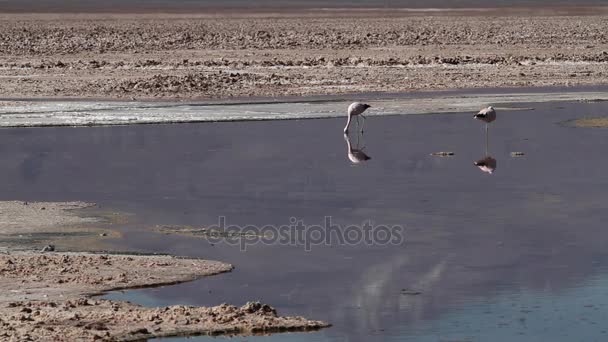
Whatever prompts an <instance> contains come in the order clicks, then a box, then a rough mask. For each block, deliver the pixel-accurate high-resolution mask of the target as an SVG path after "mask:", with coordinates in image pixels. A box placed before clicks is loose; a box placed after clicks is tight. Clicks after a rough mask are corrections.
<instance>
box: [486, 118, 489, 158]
mask: <svg viewBox="0 0 608 342" xmlns="http://www.w3.org/2000/svg"><path fill="white" fill-rule="evenodd" d="M488 140H489V139H488V124H487V123H486V157H487V156H488Z"/></svg>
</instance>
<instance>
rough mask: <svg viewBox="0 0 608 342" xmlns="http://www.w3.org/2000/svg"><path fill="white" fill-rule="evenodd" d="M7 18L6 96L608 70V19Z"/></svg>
mask: <svg viewBox="0 0 608 342" xmlns="http://www.w3.org/2000/svg"><path fill="white" fill-rule="evenodd" d="M45 18H46V19H45ZM57 18H60V19H61V20H51V19H57ZM480 18H483V20H481V19H480ZM4 19H6V20H2V21H0V79H2V84H3V96H4V97H14V98H16V97H19V98H27V97H98V98H99V97H103V98H125V99H129V98H133V97H135V98H137V99H152V98H155V99H156V98H165V99H175V98H181V99H184V98H187V99H212V98H230V97H247V96H284V95H319V94H336V93H354V92H368V91H371V92H376V91H380V92H402V91H412V90H420V89H429V90H430V89H450V88H475V87H507V86H508V87H512V86H573V85H596V84H606V83H607V82H606V79H607V78H606V75H608V63H607V62H608V34H607V33H606V32H608V30H607V28H608V16H605V15H598V16H530V17H526V16H523V15H522V16H510V17H509V16H506V17H504V16H503V17H487V18H486V17H479V16H428V17H421V16H401V17H398V16H397V17H391V18H385V17H374V16H371V15H370V16H367V17H356V18H355V17H339V18H316V19H313V18H304V17H300V18H299V17H284V16H277V17H273V18H269V17H264V16H260V15H255V16H253V15H252V16H251V17H238V18H233V17H230V18H229V17H225V18H218V17H196V16H193V17H187V16H183V15H182V16H171V15H156V16H155V15H143V16H137V15H130V16H129V15H123V16H103V15H99V16H97V17H96V16H95V15H89V16H87V17H86V19H85V18H83V17H82V16H78V15H75V16H73V17H71V16H68V15H63V16H61V15H59V16H55V15H48V16H44V15H18V16H6V15H5V17H4Z"/></svg>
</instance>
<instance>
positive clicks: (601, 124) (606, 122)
mask: <svg viewBox="0 0 608 342" xmlns="http://www.w3.org/2000/svg"><path fill="white" fill-rule="evenodd" d="M566 124H567V125H571V126H574V127H584V128H606V127H608V117H599V118H585V119H576V120H573V121H569V122H566Z"/></svg>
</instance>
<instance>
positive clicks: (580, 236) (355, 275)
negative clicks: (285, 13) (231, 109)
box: [0, 102, 608, 341]
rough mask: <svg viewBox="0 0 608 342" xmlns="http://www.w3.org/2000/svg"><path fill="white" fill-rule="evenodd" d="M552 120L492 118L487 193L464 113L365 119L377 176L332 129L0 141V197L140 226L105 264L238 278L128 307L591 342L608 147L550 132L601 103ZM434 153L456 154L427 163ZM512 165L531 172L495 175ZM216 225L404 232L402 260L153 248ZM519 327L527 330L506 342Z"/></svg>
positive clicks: (264, 249) (397, 248) (51, 134)
mask: <svg viewBox="0 0 608 342" xmlns="http://www.w3.org/2000/svg"><path fill="white" fill-rule="evenodd" d="M555 106H556V105H555ZM559 106H561V107H563V108H561V109H560V108H555V107H554V105H553V104H545V105H535V110H534V112H533V113H531V112H529V111H521V112H509V113H508V114H505V115H501V118H500V123H499V124H500V125H499V126H498V124H495V125H496V129H493V130H492V155H493V156H494V158H497V159H501V171H500V172H496V173H494V174H493V176H492V177H480V176H479V173H478V172H477V171H474V172H472V170H471V161H473V160H477V159H479V153H480V151H479V148H480V141H479V140H480V136H479V128H480V127H479V126H478V125H473V124H471V121H472V120H471V119H470V114H445V115H423V116H399V117H375V118H374V129H373V130H371V131H369V132H368V133H366V140H367V142H368V143H369V144H370V146H373V147H374V153H373V158H374V162H373V163H366V164H365V165H366V166H365V167H351V165H349V164H350V163H348V162H345V160H344V139H343V137H339V136H338V135H337V134H336V132H338V131H339V130H341V129H342V127H343V124H344V122H343V118H338V119H327V120H302V121H283V122H247V123H243V122H234V123H214V124H200V125H168V126H137V127H134V126H130V127H99V128H48V129H46V128H45V129H6V130H2V134H0V168H1V169H2V170H3V178H2V180H1V181H0V197H2V198H3V199H21V200H29V201H32V200H84V201H91V202H97V203H99V204H100V206H101V207H102V208H116V209H120V210H122V211H127V212H132V213H134V214H135V217H136V218H137V220H139V221H138V222H135V223H133V224H131V225H129V226H124V228H123V227H121V228H123V229H122V230H123V236H124V239H123V240H120V241H117V247H118V248H120V249H134V250H139V251H143V252H160V253H170V254H177V255H184V256H192V257H201V258H209V259H216V260H222V261H226V262H230V263H233V264H234V265H235V266H236V269H235V270H234V271H233V272H232V273H229V274H225V275H221V276H215V277H210V278H204V279H201V280H198V281H195V282H190V283H184V284H180V285H176V286H168V287H163V288H156V289H145V290H136V291H129V292H127V293H126V294H125V295H126V296H127V298H130V299H132V300H134V301H140V302H142V303H144V304H150V305H156V304H174V303H185V304H192V305H217V304H220V303H222V302H227V303H231V304H236V305H242V304H243V303H245V302H246V301H249V300H260V301H262V302H266V303H269V304H271V305H273V306H275V307H276V308H277V309H278V311H279V313H280V314H284V315H303V316H306V317H309V318H312V319H319V320H325V321H328V322H330V323H332V324H333V327H331V328H329V329H324V330H322V331H320V332H318V333H315V334H310V335H309V334H306V335H304V334H289V335H276V336H273V337H271V338H274V339H278V338H281V340H284V339H287V338H289V339H306V340H309V339H318V340H330V341H344V340H349V341H370V340H371V341H373V340H387V339H391V338H394V339H399V340H403V339H405V340H408V339H409V340H416V341H418V340H425V339H426V340H431V341H437V340H441V339H444V340H450V339H461V340H462V339H464V340H466V339H470V340H492V341H495V340H499V341H500V340H501V337H500V336H502V335H504V336H505V338H504V339H502V340H505V341H512V340H535V341H544V340H560V339H561V340H562V341H570V340H572V339H573V338H572V337H575V338H578V337H579V336H580V337H581V338H580V339H581V340H585V341H588V340H594V339H595V340H603V336H604V335H603V330H604V328H603V327H602V323H601V322H603V321H602V320H599V318H596V317H591V316H586V313H587V312H588V311H586V310H590V311H592V312H595V311H597V312H598V313H599V312H605V310H603V309H604V308H605V307H604V306H603V305H604V304H605V303H608V300H607V299H606V298H605V297H603V292H601V291H602V289H603V288H605V287H604V286H602V285H604V282H603V281H602V279H604V277H605V274H606V270H607V268H606V265H608V251H606V248H605V245H606V243H605V241H606V240H608V231H607V230H606V229H605V222H606V220H608V212H607V211H606V210H605V208H606V198H607V195H608V193H607V190H606V189H608V178H606V176H605V174H606V170H607V169H608V158H597V156H601V155H603V154H604V152H605V151H606V150H607V149H608V139H606V134H607V133H606V131H604V130H586V129H577V128H570V127H563V126H560V125H556V124H555V123H556V122H561V121H565V120H568V119H573V118H576V117H582V116H593V115H596V116H597V115H600V114H603V113H605V111H606V110H607V109H608V103H605V102H598V103H572V104H571V103H566V104H562V103H560V104H559ZM524 123H525V124H524ZM294 132H297V134H294ZM311 137H314V139H311ZM347 138H348V137H347ZM353 140H354V139H353ZM351 143H352V147H353V148H356V141H351ZM347 145H348V139H347ZM8 146H10V148H8ZM349 150H350V148H349ZM442 150H449V151H454V152H455V155H454V156H453V157H452V158H435V157H432V156H429V155H428V151H442ZM40 151H44V152H45V153H44V154H43V155H41V154H40ZM294 151H298V153H293V152H294ZM511 151H526V155H529V156H532V157H531V158H504V156H509V155H510V152H511ZM573 158H576V162H572V161H573ZM590 163H593V165H594V167H593V168H589V167H588V165H589V164H590ZM547 170H551V172H547ZM32 172H33V173H32ZM31 174H35V177H31ZM488 193H492V196H487V194H488ZM479 208H484V210H483V211H480V210H479ZM219 216H225V217H227V220H228V221H229V222H230V223H231V224H236V225H248V224H251V225H257V226H263V225H266V224H272V225H282V224H285V223H286V222H289V218H290V217H296V218H298V219H301V220H303V221H304V222H306V224H315V223H317V224H322V222H323V219H324V217H325V216H331V217H332V222H333V223H335V224H337V225H340V226H343V227H344V226H347V225H353V224H361V223H362V222H365V221H367V220H370V221H372V222H373V223H374V224H377V225H378V224H385V225H401V226H404V227H405V228H406V230H405V235H404V236H405V243H403V244H399V245H383V246H380V245H363V244H357V245H318V246H315V247H314V248H313V249H312V251H310V252H307V251H305V250H304V249H303V248H302V246H291V245H279V244H275V245H261V244H260V245H251V246H248V248H247V249H246V251H240V249H239V247H238V246H228V245H225V244H222V243H216V244H210V243H209V241H207V240H205V239H194V238H192V237H185V236H179V235H163V234H156V233H152V232H151V231H150V227H152V226H154V225H157V224H170V225H191V226H196V227H200V226H209V225H212V224H216V223H217V219H218V217H219ZM594 279H597V281H598V282H599V283H597V284H600V285H598V286H596V283H594ZM587 288H593V289H594V290H593V291H595V292H594V293H596V294H597V296H595V295H594V297H593V299H592V301H593V303H592V304H593V305H594V306H595V307H598V308H599V309H598V310H595V309H593V308H591V309H589V308H587V307H585V305H587V304H588V303H587V301H588V300H587V298H586V297H585V296H586V295H587V293H588V291H591V290H587ZM416 293H418V294H416ZM142 298H143V299H145V300H142ZM534 305H538V306H539V308H534ZM530 306H532V309H530V308H529V307H530ZM511 308H516V309H519V311H521V310H532V311H533V312H530V313H525V312H518V311H517V310H516V309H511ZM579 309H580V310H579ZM514 310H516V311H514ZM551 310H554V311H555V312H556V315H557V314H558V313H559V315H557V316H551V317H553V318H551V317H549V319H547V320H546V321H542V318H540V317H541V314H540V313H541V312H542V315H546V314H545V313H546V312H551ZM594 310H595V311H594ZM486 311H490V312H491V313H490V314H485V313H484V312H486ZM537 312H538V313H539V316H538V317H539V318H538V319H536V318H532V316H533V315H535V314H536V313H537ZM583 313H585V315H583ZM485 315H487V316H485ZM577 315H578V316H577ZM481 317H484V319H482V318H481ZM560 317H562V319H563V322H565V323H564V324H559V322H562V321H560V320H559V319H560ZM574 317H584V318H585V320H582V319H578V320H576V319H573V318H574ZM520 318H525V324H526V325H527V329H526V330H525V331H523V332H524V334H525V335H522V336H524V337H522V338H521V339H517V338H514V337H513V336H516V335H514V334H519V333H520V332H522V330H520V328H519V327H520V326H521V325H522V323H520V322H521V321H520ZM540 321H542V322H540ZM589 322H596V323H597V322H600V323H597V324H592V323H589ZM505 323H508V325H504V324H505ZM513 327H516V328H517V329H516V328H513ZM509 329H510V330H509ZM503 331H505V332H504V333H503ZM506 331H508V332H506ZM556 331H560V332H562V333H563V334H561V335H560V336H562V335H563V336H569V337H560V338H558V337H556V336H554V335H555V332H556ZM493 334H494V335H493ZM501 334H502V335H501ZM497 335H500V336H497ZM304 336H305V337H304ZM489 336H491V337H492V338H490V337H489ZM517 336H518V335H517ZM495 337H496V338H495ZM583 337H589V338H583ZM248 339H256V338H248Z"/></svg>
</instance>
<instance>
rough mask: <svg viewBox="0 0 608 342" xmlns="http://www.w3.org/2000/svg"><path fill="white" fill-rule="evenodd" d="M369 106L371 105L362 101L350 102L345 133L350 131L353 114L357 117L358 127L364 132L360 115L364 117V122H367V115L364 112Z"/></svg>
mask: <svg viewBox="0 0 608 342" xmlns="http://www.w3.org/2000/svg"><path fill="white" fill-rule="evenodd" d="M369 107H371V106H370V105H368V104H366V103H361V102H353V103H351V104H350V106H348V121H346V126H345V127H344V134H346V133H348V127H350V120H351V119H352V118H353V116H356V117H357V127H358V128H359V129H360V130H361V132H363V126H359V115H361V117H363V120H364V121H363V123H365V116H363V112H365V110H366V109H367V108H369Z"/></svg>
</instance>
